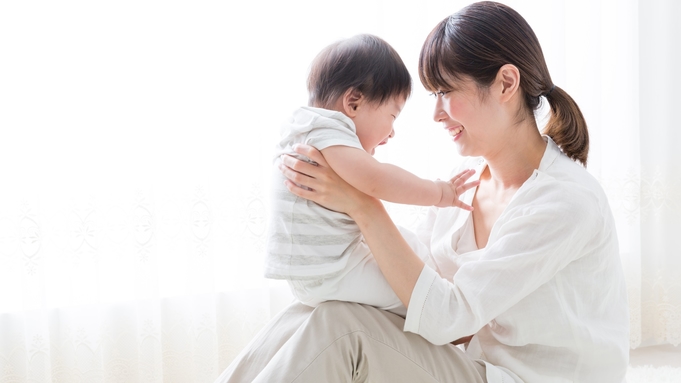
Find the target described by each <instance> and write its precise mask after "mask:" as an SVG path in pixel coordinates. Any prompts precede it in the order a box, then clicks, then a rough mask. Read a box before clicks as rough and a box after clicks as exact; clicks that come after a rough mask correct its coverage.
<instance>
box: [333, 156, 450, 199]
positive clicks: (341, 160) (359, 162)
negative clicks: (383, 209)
mask: <svg viewBox="0 0 681 383" xmlns="http://www.w3.org/2000/svg"><path fill="white" fill-rule="evenodd" d="M322 154H323V155H324V158H326V161H327V162H328V164H329V166H330V167H331V168H332V169H333V170H334V171H335V172H336V173H337V174H338V175H339V176H340V177H341V178H343V179H344V180H345V181H346V182H347V183H349V184H350V185H352V186H354V187H355V188H357V189H358V190H360V191H362V192H364V193H366V194H368V195H370V196H372V197H374V198H378V199H382V200H384V201H389V202H395V203H402V204H410V205H421V206H452V205H454V201H453V200H452V198H451V197H452V195H454V196H456V191H455V190H454V189H453V188H452V185H451V184H449V183H447V182H444V181H431V180H426V179H423V178H420V177H418V176H416V175H415V174H413V173H410V172H408V171H406V170H404V169H402V168H400V167H399V166H395V165H392V164H386V163H382V162H379V161H377V160H376V159H375V158H374V157H372V156H371V155H369V154H368V153H367V152H365V151H364V150H361V149H357V148H352V147H348V146H331V147H328V148H326V149H323V150H322ZM454 199H455V200H457V202H459V203H460V201H458V198H454ZM443 202H445V204H444V205H443Z"/></svg>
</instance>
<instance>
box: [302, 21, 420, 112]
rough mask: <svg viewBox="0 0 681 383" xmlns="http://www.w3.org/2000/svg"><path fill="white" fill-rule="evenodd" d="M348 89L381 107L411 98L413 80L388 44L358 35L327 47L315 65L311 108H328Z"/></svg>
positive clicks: (310, 87)
mask: <svg viewBox="0 0 681 383" xmlns="http://www.w3.org/2000/svg"><path fill="white" fill-rule="evenodd" d="M348 89H356V90H358V91H359V92H361V93H362V94H363V95H364V97H366V98H367V100H368V101H369V102H372V103H378V104H382V103H383V102H385V101H388V100H389V99H391V98H393V97H395V96H405V97H408V96H409V94H410V93H411V76H410V75H409V71H408V70H407V67H406V66H405V65H404V63H403V62H402V59H401V58H400V56H399V55H398V54H397V52H396V51H395V49H393V47H391V46H390V45H389V44H388V43H387V42H385V41H384V40H382V39H381V38H379V37H376V36H373V35H368V34H362V35H357V36H354V37H351V38H349V39H345V40H340V41H337V42H335V43H333V44H331V45H329V46H327V47H326V48H324V49H323V50H322V51H321V52H320V53H319V54H318V55H317V57H316V58H315V59H314V61H312V65H311V67H310V74H309V76H308V78H307V90H308V92H309V96H310V98H309V102H308V104H309V105H310V106H317V107H329V106H330V105H331V104H332V103H334V102H335V101H336V100H337V99H338V98H339V97H341V96H342V95H343V94H344V93H345V92H346V91H347V90H348Z"/></svg>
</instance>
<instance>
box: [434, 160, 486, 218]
mask: <svg viewBox="0 0 681 383" xmlns="http://www.w3.org/2000/svg"><path fill="white" fill-rule="evenodd" d="M473 174H475V170H474V169H467V170H464V171H462V172H461V173H459V174H457V175H455V176H454V177H452V179H450V180H449V181H441V180H437V181H435V184H436V185H438V186H439V187H440V190H441V191H442V197H441V198H440V202H439V203H438V204H436V205H435V206H437V207H450V206H456V207H459V208H461V209H464V210H473V207H472V206H470V205H468V204H465V203H463V202H461V200H460V199H459V198H461V196H462V195H463V193H465V192H466V190H468V189H470V188H474V187H476V186H478V185H479V184H480V181H473V182H469V183H466V180H468V179H469V178H470V177H471V176H472V175H473Z"/></svg>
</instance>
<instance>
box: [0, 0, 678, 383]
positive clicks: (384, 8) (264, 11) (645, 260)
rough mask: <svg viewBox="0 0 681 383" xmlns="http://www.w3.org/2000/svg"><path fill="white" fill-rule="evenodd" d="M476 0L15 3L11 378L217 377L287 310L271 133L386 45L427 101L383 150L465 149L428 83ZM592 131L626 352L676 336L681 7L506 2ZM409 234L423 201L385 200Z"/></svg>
mask: <svg viewBox="0 0 681 383" xmlns="http://www.w3.org/2000/svg"><path fill="white" fill-rule="evenodd" d="M467 3H468V2H465V1H451V0H449V1H435V0H430V1H419V2H409V1H403V2H399V1H380V0H374V1H372V0H361V1H359V0H351V1H349V2H345V3H344V6H342V7H341V6H339V5H338V3H337V2H319V1H305V0H292V1H287V2H279V1H263V2H256V3H253V2H241V3H231V2H221V1H206V0H200V1H175V2H161V1H152V0H143V1H116V2H107V3H105V2H91V1H76V0H65V1H61V2H47V1H31V0H28V1H22V2H3V3H2V4H1V5H0V52H2V53H1V54H0V57H1V58H0V383H8V382H69V383H72V382H126V383H129V382H144V383H146V382H210V381H212V379H214V378H215V377H216V376H217V375H218V374H219V373H220V372H221V371H222V370H223V369H224V368H225V367H226V366H227V364H228V363H229V361H230V360H232V359H233V358H234V357H235V356H236V354H237V353H238V352H239V350H240V349H241V348H242V347H243V346H244V345H245V344H246V343H247V342H248V341H249V340H250V339H251V337H252V336H253V335H254V334H255V333H256V332H257V331H258V329H259V328H261V327H262V325H263V324H264V323H266V322H267V320H268V319H269V318H271V317H272V315H274V314H275V313H276V312H277V311H278V310H279V309H280V308H281V307H283V305H285V304H286V303H288V302H289V301H290V299H291V296H290V294H289V293H288V291H287V289H286V286H285V285H282V284H281V283H274V282H271V281H267V280H265V279H263V278H262V276H261V265H262V260H263V248H264V247H263V246H264V232H265V227H266V216H267V210H268V199H267V191H268V189H269V178H268V175H269V171H270V161H271V154H272V148H273V146H274V143H275V142H276V140H277V136H278V125H279V123H280V122H281V121H283V120H284V119H285V118H286V117H287V116H288V115H289V113H290V112H291V111H292V110H293V109H294V108H296V107H297V106H299V105H304V104H305V103H306V93H305V77H306V71H307V68H308V65H309V62H310V61H311V59H312V58H313V57H314V55H315V54H316V53H317V51H318V50H319V49H321V48H322V47H323V46H325V45H326V44H328V43H330V42H332V41H334V40H335V39H338V38H341V37H349V36H351V35H354V34H356V33H365V32H366V33H374V34H377V35H379V36H381V37H383V38H385V39H386V40H387V41H388V42H390V43H391V44H392V45H393V46H394V47H395V48H396V49H397V50H398V52H400V54H401V55H402V58H403V60H404V61H405V63H406V64H407V66H408V67H409V70H410V71H411V73H412V76H413V78H414V80H415V91H414V94H413V96H412V97H411V98H410V100H409V101H408V103H407V106H406V108H405V110H404V111H403V113H402V116H401V117H400V118H399V119H398V122H397V127H396V131H397V135H396V137H395V139H394V140H391V144H390V145H388V146H386V147H382V148H381V150H380V151H379V153H378V154H377V157H378V158H379V159H380V160H382V161H386V162H391V163H395V164H397V165H399V166H402V167H404V168H406V169H408V170H410V171H412V172H414V173H416V174H419V175H421V176H423V177H429V178H438V177H440V178H444V177H445V176H446V175H447V174H448V173H449V170H450V169H451V168H452V167H454V166H456V164H457V163H458V161H459V160H460V158H459V157H458V156H457V155H456V153H455V151H454V150H453V147H452V145H451V142H450V141H449V140H448V139H447V137H446V135H445V134H444V132H442V131H441V129H440V127H439V126H438V125H437V124H435V123H434V122H433V121H432V119H431V115H432V100H431V99H429V98H428V96H427V95H426V92H425V91H424V90H423V89H422V88H421V86H420V84H419V83H418V77H417V72H416V64H417V58H418V53H419V50H420V45H421V43H422V42H423V40H424V39H425V37H426V35H427V34H428V32H429V31H430V30H431V28H432V27H433V26H434V25H435V24H436V23H437V22H439V21H440V20H441V19H442V18H444V17H445V16H447V15H449V14H451V13H453V12H455V11H456V10H458V9H460V8H461V7H462V6H464V5H466V4H467ZM506 3H507V4H509V5H511V6H513V7H514V8H515V9H516V10H518V11H519V12H520V13H521V14H523V15H524V16H525V17H526V19H527V20H528V21H529V23H530V24H531V25H532V26H533V28H534V29H535V32H536V33H537V35H538V36H539V39H540V41H541V43H542V45H543V48H544V52H545V55H546V58H547V61H548V64H549V68H550V70H551V73H552V76H553V79H554V82H555V83H556V84H558V85H559V86H561V87H563V88H564V89H566V90H567V91H568V92H569V93H570V94H571V95H572V96H573V97H574V98H575V99H576V100H577V101H578V103H579V104H580V106H581V108H582V111H583V112H584V114H585V116H586V118H587V121H588V122H589V126H590V131H591V137H592V151H591V156H590V160H589V161H590V165H589V171H591V172H592V173H593V174H594V175H595V176H596V177H597V178H598V179H599V180H600V181H601V182H602V184H603V186H604V187H605V189H606V191H607V193H608V195H609V197H610V199H611V204H612V206H613V209H614V212H615V215H616V219H617V222H618V230H619V235H620V244H621V253H622V260H623V264H624V266H625V270H626V273H627V281H628V284H629V294H630V309H631V320H632V334H631V335H632V347H638V346H641V345H651V344H663V343H671V344H674V345H678V344H679V343H681V284H680V283H681V282H679V281H680V280H681V279H680V278H679V277H680V276H681V275H680V274H679V270H681V257H679V250H678V247H677V246H674V243H673V241H674V239H675V238H676V237H678V235H679V233H681V230H680V229H681V202H679V201H680V200H681V169H680V166H681V154H679V152H678V150H674V149H675V147H674V146H675V144H676V142H678V141H679V138H681V137H680V135H681V133H679V131H678V130H676V129H677V128H679V126H678V124H677V123H676V122H675V119H674V117H675V116H674V115H672V113H673V111H674V110H675V108H676V106H677V105H680V104H681V103H680V102H679V101H681V99H679V96H678V94H677V93H675V92H674V91H675V90H676V89H679V85H681V84H680V83H679V80H678V78H677V76H675V69H676V68H678V67H679V66H680V65H679V64H681V60H680V59H679V46H680V45H681V41H680V38H679V36H681V30H680V28H679V26H678V23H676V20H677V19H678V18H679V16H681V12H680V9H679V5H677V3H676V2H674V1H673V0H667V1H664V0H657V1H653V2H646V3H645V4H643V3H641V4H639V2H638V1H634V0H626V1H620V0H618V1H615V0H601V1H600V2H597V1H567V0H560V1H559V0H554V1H539V0H536V1H521V0H517V1H507V2H506ZM389 208H390V211H391V214H392V215H393V216H394V218H395V220H396V221H397V222H398V223H400V224H402V225H405V226H408V227H414V226H415V225H417V224H418V222H419V220H420V219H421V217H422V213H423V211H422V209H419V208H413V207H408V206H398V205H390V206H389Z"/></svg>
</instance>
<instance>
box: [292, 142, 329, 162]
mask: <svg viewBox="0 0 681 383" xmlns="http://www.w3.org/2000/svg"><path fill="white" fill-rule="evenodd" d="M293 151H294V152H296V153H298V154H302V155H304V156H305V157H307V158H309V159H311V160H312V161H314V162H316V163H317V164H319V166H323V167H328V166H329V164H328V163H326V160H325V159H324V156H323V155H322V152H320V151H319V150H317V149H316V148H315V147H313V146H310V145H305V144H296V145H294V146H293Z"/></svg>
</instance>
